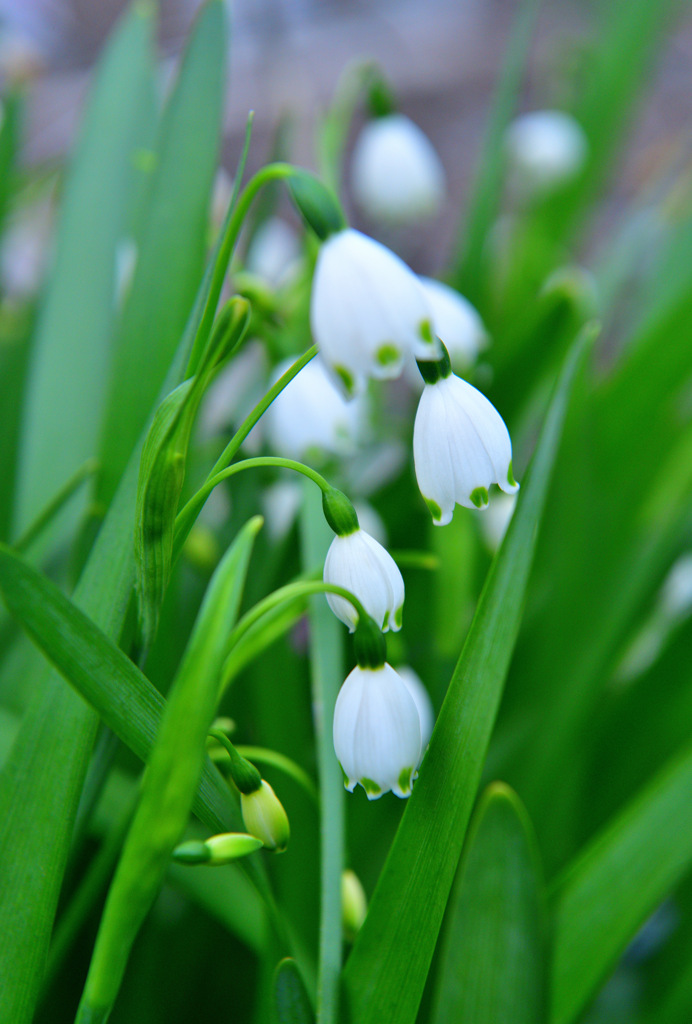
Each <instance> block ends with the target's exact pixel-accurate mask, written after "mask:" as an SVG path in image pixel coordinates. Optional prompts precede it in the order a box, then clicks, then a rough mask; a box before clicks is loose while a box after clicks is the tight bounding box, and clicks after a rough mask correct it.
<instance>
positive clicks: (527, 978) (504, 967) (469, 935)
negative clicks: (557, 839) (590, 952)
mask: <svg viewBox="0 0 692 1024" xmlns="http://www.w3.org/2000/svg"><path fill="white" fill-rule="evenodd" d="M447 914H448V917H447V922H446V924H445V935H444V945H443V948H442V951H441V954H440V962H439V965H438V984H437V988H436V998H435V1001H434V1007H435V1008H434V1012H433V1014H432V1024H448V1022H449V1021H455V1022H458V1024H485V1022H486V1021H492V1022H493V1024H541V1022H542V1021H543V1022H545V1021H547V1019H548V1017H547V1015H548V988H547V980H548V962H547V917H546V908H545V903H544V894H543V882H542V878H541V869H540V863H539V858H538V848H537V846H536V839H535V836H534V832H533V828H532V826H531V822H530V821H529V818H528V815H527V813H526V811H525V809H524V807H523V805H522V803H521V801H520V800H519V799H518V797H517V796H516V794H515V793H514V792H513V791H512V790H511V789H509V787H508V786H505V785H504V783H499V782H496V783H493V784H492V785H491V786H489V787H488V789H487V790H486V792H485V794H484V796H483V798H482V800H481V802H480V804H479V806H478V809H477V811H476V813H475V815H474V820H473V822H472V824H471V827H470V829H469V836H468V839H467V841H466V845H465V847H464V854H463V857H462V861H461V863H460V865H459V871H458V874H457V880H456V882H455V888H454V891H453V893H452V895H451V897H450V905H449V908H448V911H447Z"/></svg>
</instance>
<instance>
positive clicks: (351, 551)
mask: <svg viewBox="0 0 692 1024" xmlns="http://www.w3.org/2000/svg"><path fill="white" fill-rule="evenodd" d="M324 582H325V583H334V584H336V585H337V586H339V587H345V588H346V589H347V590H350V591H351V593H352V594H354V595H355V596H356V597H357V598H358V600H359V601H360V603H361V604H362V605H363V607H364V608H365V610H366V612H367V613H368V615H370V616H371V618H373V619H374V620H375V622H376V624H377V625H378V626H379V628H380V629H381V630H382V631H383V632H386V631H387V630H388V629H392V630H395V631H396V630H399V629H401V620H402V614H403V606H404V581H403V579H402V576H401V573H400V571H399V567H398V566H397V564H396V562H395V561H394V559H393V558H392V556H391V555H390V554H389V552H388V551H387V550H386V549H385V548H383V547H382V545H381V544H378V542H377V541H376V540H375V538H374V537H371V536H370V534H369V533H366V532H365V530H361V529H360V528H359V529H357V530H354V531H353V533H348V534H346V535H344V536H336V537H335V538H334V540H333V541H332V543H331V545H330V548H329V551H328V552H327V557H326V558H325V560H324ZM326 597H327V601H328V602H329V607H330V608H331V610H332V611H333V612H334V614H335V615H336V617H337V618H338V619H341V621H342V622H343V623H345V625H347V626H348V628H349V630H350V631H351V632H353V631H354V629H355V628H356V626H357V624H358V614H357V612H356V611H355V609H354V607H353V605H352V604H351V602H350V601H347V600H346V598H345V597H339V595H338V594H327V595H326Z"/></svg>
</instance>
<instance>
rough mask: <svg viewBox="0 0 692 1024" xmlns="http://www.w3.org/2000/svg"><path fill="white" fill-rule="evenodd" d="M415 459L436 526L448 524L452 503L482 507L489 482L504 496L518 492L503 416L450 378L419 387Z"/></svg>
mask: <svg viewBox="0 0 692 1024" xmlns="http://www.w3.org/2000/svg"><path fill="white" fill-rule="evenodd" d="M413 459H414V464H415V468H416V477H417V479H418V486H419V488H420V491H421V494H422V495H423V498H424V499H425V501H426V503H427V505H428V508H429V509H430V511H431V513H432V517H433V522H434V523H436V524H437V525H438V526H444V525H446V524H447V523H449V522H450V521H451V518H452V513H453V512H454V505H455V503H456V504H458V505H464V506H465V507H466V508H485V507H486V506H487V504H488V489H489V488H490V486H491V484H493V483H496V484H498V485H499V487H500V488H501V489H502V490H503V491H505V493H506V494H513V493H514V492H515V491H516V490H518V486H519V485H518V484H517V483H516V482H515V480H514V477H513V475H512V443H511V441H510V437H509V433H508V431H507V427H506V426H505V424H504V421H503V419H502V417H501V416H500V414H499V412H498V411H497V409H496V408H495V407H494V406H493V405H492V404H491V403H490V402H489V401H488V399H487V398H486V397H485V396H484V395H482V394H481V393H480V391H478V390H477V389H476V388H474V387H473V386H472V385H471V384H469V383H468V382H467V381H465V380H462V379H461V378H460V377H457V376H455V375H454V374H450V375H449V376H447V377H441V378H440V379H439V380H437V381H436V382H435V383H433V384H426V385H425V387H424V388H423V394H422V395H421V397H420V402H419V404H418V411H417V412H416V420H415V424H414V427H413Z"/></svg>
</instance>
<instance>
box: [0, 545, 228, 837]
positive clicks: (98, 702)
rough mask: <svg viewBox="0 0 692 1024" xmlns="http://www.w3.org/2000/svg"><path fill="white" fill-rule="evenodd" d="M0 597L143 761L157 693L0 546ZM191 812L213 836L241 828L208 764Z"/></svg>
mask: <svg viewBox="0 0 692 1024" xmlns="http://www.w3.org/2000/svg"><path fill="white" fill-rule="evenodd" d="M0 592H2V596H3V599H4V601H5V604H6V605H7V608H8V609H9V611H10V612H11V613H12V614H13V615H14V616H15V617H16V618H17V619H18V620H19V621H20V622H21V624H22V625H23V626H24V628H25V629H26V630H27V632H28V633H29V634H30V635H31V637H32V639H33V640H34V642H35V643H36V645H37V646H38V647H39V648H40V649H41V650H42V651H43V653H44V654H45V656H46V657H47V658H48V660H49V661H50V662H52V664H53V665H54V666H55V668H56V669H57V670H58V671H59V672H60V674H61V675H62V676H63V678H64V679H66V680H67V682H68V683H70V685H71V686H73V687H74V688H75V690H76V691H77V692H78V693H79V694H80V695H81V696H82V697H83V698H84V700H86V701H88V702H89V704H91V706H92V707H93V708H94V709H95V710H96V711H97V712H98V713H99V715H100V716H101V718H102V719H103V721H104V722H105V723H106V725H108V727H109V728H110V729H112V730H113V732H114V733H115V734H116V736H118V737H119V738H120V739H121V740H122V741H123V743H125V744H127V746H128V747H129V748H130V750H132V751H133V752H134V753H135V754H136V755H137V756H138V757H139V758H141V759H142V760H143V761H148V759H149V754H150V752H151V748H152V746H153V743H154V739H155V737H156V732H157V729H158V726H159V722H160V720H161V715H162V713H163V709H164V707H165V701H164V699H163V697H162V696H161V694H160V693H159V691H158V690H157V689H156V687H154V686H153V685H152V684H151V683H150V682H149V680H148V679H147V677H146V676H145V675H143V673H142V672H140V670H139V669H138V668H137V666H136V665H134V664H133V663H132V662H131V661H130V659H129V658H128V657H127V655H125V654H124V653H123V652H122V651H121V650H120V648H119V647H118V646H117V645H116V644H114V643H113V641H112V640H110V639H109V637H108V636H107V635H106V634H105V633H103V632H102V631H101V630H100V629H99V628H98V626H96V625H95V623H94V622H93V621H92V620H91V619H90V618H89V617H88V616H87V615H85V614H84V612H83V611H81V610H80V609H79V608H78V607H77V606H76V605H75V604H73V602H72V601H70V599H69V598H67V597H65V595H64V594H63V593H62V592H61V591H60V590H59V589H58V588H57V587H56V586H55V585H54V584H53V583H51V581H50V580H49V579H47V578H46V577H45V576H43V575H42V574H41V573H40V572H37V570H36V569H34V568H32V567H31V566H30V565H28V564H27V563H26V562H25V561H23V559H21V558H20V557H19V556H18V555H16V554H15V553H14V552H12V551H11V550H10V549H9V548H6V547H4V546H3V545H0ZM195 811H196V813H197V814H198V815H199V817H200V818H201V820H202V821H203V822H204V823H205V824H206V825H207V826H208V827H209V828H210V829H212V831H214V832H218V831H224V830H228V829H229V828H231V827H234V828H239V827H240V818H239V816H238V813H237V809H236V806H235V804H234V803H233V801H232V799H231V797H230V793H229V791H228V787H227V786H226V784H225V783H224V782H223V780H222V779H221V776H220V775H219V773H218V771H216V769H215V768H214V767H213V765H212V763H211V761H209V760H207V761H206V763H205V767H204V771H203V774H202V781H201V785H200V793H199V796H198V799H197V802H196V804H195Z"/></svg>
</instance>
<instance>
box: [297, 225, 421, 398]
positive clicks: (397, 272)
mask: <svg viewBox="0 0 692 1024" xmlns="http://www.w3.org/2000/svg"><path fill="white" fill-rule="evenodd" d="M310 323H311V326H312V333H313V336H314V339H315V343H316V344H317V346H318V347H319V349H320V351H321V353H322V356H323V358H324V360H325V362H326V363H327V365H328V366H329V367H330V369H331V370H332V371H333V372H334V373H335V374H336V375H337V376H338V377H339V378H340V380H341V382H342V384H343V385H344V387H345V389H346V391H347V392H348V393H353V392H354V391H355V390H357V389H359V388H360V387H362V386H363V383H364V381H365V379H366V378H367V377H374V378H376V379H384V378H390V377H398V376H399V374H400V373H401V370H402V367H403V365H404V361H405V359H406V357H410V356H415V358H417V359H437V358H439V349H438V346H437V342H436V340H435V338H434V336H433V334H432V332H431V327H430V309H429V306H428V302H427V299H426V297H425V293H424V291H423V288H422V286H421V284H420V282H419V280H418V278H417V277H416V275H415V274H414V273H413V271H412V270H410V269H409V268H408V267H407V266H406V264H405V263H404V262H403V261H402V260H400V259H399V257H398V256H395V255H394V253H393V252H391V251H390V250H389V249H387V248H386V247H385V246H384V245H381V244H380V243H379V242H376V241H375V240H374V239H372V238H368V237H367V236H366V235H363V234H361V233H360V232H359V231H354V230H353V229H352V228H346V229H345V230H343V231H339V232H337V233H336V234H333V235H331V236H330V237H329V238H328V239H327V240H326V241H325V242H324V243H323V244H322V246H321V248H320V251H319V255H318V257H317V265H316V267H315V276H314V279H313V285H312V298H311V304H310Z"/></svg>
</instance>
